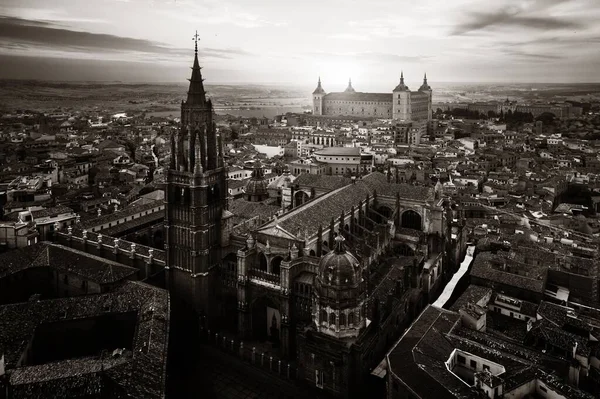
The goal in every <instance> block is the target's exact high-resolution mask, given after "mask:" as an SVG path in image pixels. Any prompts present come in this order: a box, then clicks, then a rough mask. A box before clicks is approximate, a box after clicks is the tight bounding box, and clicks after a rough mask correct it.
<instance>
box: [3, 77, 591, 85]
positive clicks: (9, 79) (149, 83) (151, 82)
mask: <svg viewBox="0 0 600 399" xmlns="http://www.w3.org/2000/svg"><path fill="white" fill-rule="evenodd" d="M428 80H430V79H428ZM0 82H32V83H34V82H40V83H67V84H78V83H79V84H81V83H95V84H122V85H140V84H143V85H174V84H175V85H182V86H187V85H188V83H187V82H181V81H179V80H169V81H122V80H46V79H21V78H16V79H15V78H0ZM435 83H439V84H496V85H582V84H598V85H600V81H577V82H557V81H552V82H520V81H519V82H502V81H450V80H449V81H443V80H440V81H434V84H435ZM205 85H206V86H211V85H221V86H240V85H242V86H274V85H287V86H305V85H310V83H294V82H231V81H215V82H211V83H205Z"/></svg>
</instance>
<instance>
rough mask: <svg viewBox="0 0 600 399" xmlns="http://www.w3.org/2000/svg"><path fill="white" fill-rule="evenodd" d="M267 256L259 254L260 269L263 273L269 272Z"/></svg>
mask: <svg viewBox="0 0 600 399" xmlns="http://www.w3.org/2000/svg"><path fill="white" fill-rule="evenodd" d="M267 264H268V262H267V256H266V255H265V254H263V253H262V252H259V253H258V268H259V269H260V270H262V271H265V272H266V271H267Z"/></svg>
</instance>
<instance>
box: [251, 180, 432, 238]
mask: <svg viewBox="0 0 600 399" xmlns="http://www.w3.org/2000/svg"><path fill="white" fill-rule="evenodd" d="M375 190H376V191H377V195H378V196H389V197H393V198H395V197H396V194H399V195H400V198H401V199H407V200H413V201H420V202H426V201H430V200H432V199H433V189H432V188H429V187H419V186H411V185H408V184H395V183H388V182H387V178H386V177H385V175H383V174H382V173H379V172H375V173H371V174H369V175H367V176H365V177H364V178H362V179H359V180H357V181H356V183H355V184H350V185H347V186H344V187H342V188H339V189H337V190H334V191H332V192H329V193H327V194H325V195H322V196H320V197H317V198H316V199H315V200H313V201H309V202H308V203H306V204H305V205H303V206H300V207H298V208H296V209H293V210H292V211H290V212H288V213H287V214H285V215H283V216H282V217H281V218H279V219H277V220H275V221H272V222H271V223H269V224H267V225H265V226H263V228H262V229H261V230H268V229H270V228H273V227H275V226H277V225H278V226H279V227H281V228H283V229H284V230H285V231H287V232H289V233H291V234H297V233H298V232H301V233H302V234H304V233H308V235H309V236H310V237H312V236H313V235H314V234H316V233H317V230H318V228H319V224H321V225H323V226H324V227H325V226H326V225H327V224H328V223H329V221H330V220H331V217H332V216H333V217H339V215H340V214H341V213H342V211H343V212H344V213H345V214H346V215H347V214H348V213H349V212H350V210H351V208H352V206H354V207H356V206H358V204H359V202H360V201H364V200H365V199H366V197H367V195H369V196H370V197H371V200H372V197H373V192H374V191H375Z"/></svg>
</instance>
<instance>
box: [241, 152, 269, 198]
mask: <svg viewBox="0 0 600 399" xmlns="http://www.w3.org/2000/svg"><path fill="white" fill-rule="evenodd" d="M245 197H246V200H247V201H252V202H259V201H264V200H266V199H267V198H269V191H268V190H267V182H266V180H265V176H264V173H263V169H262V166H261V164H260V161H259V160H256V162H255V163H254V170H253V171H252V176H251V177H250V180H248V183H246V192H245Z"/></svg>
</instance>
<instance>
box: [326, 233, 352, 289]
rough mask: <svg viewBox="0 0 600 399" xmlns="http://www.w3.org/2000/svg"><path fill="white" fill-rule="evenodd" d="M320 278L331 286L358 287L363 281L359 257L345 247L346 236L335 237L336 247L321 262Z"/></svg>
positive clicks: (340, 287)
mask: <svg viewBox="0 0 600 399" xmlns="http://www.w3.org/2000/svg"><path fill="white" fill-rule="evenodd" d="M319 280H320V284H321V285H322V286H329V287H331V288H339V289H345V288H356V287H357V286H358V285H359V284H360V283H361V282H362V273H361V268H360V263H359V262H358V259H356V258H355V257H354V255H352V254H351V253H350V252H347V251H346V250H345V249H344V237H342V236H341V235H339V236H337V237H336V238H335V249H334V250H333V251H331V252H329V253H328V254H327V255H325V256H324V257H323V258H322V259H321V262H320V263H319Z"/></svg>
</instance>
